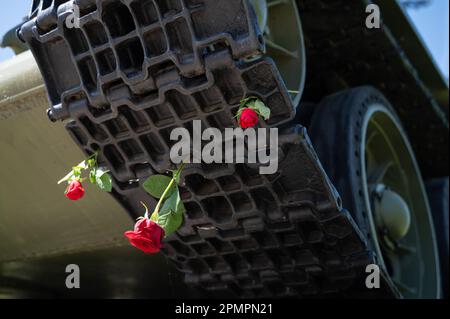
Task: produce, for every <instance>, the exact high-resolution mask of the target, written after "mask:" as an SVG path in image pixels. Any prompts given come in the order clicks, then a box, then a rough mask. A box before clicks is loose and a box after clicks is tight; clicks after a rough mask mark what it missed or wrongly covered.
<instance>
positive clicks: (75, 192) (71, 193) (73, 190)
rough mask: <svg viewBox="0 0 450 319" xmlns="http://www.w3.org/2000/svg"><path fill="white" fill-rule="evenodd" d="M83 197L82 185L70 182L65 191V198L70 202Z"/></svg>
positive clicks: (77, 182)
mask: <svg viewBox="0 0 450 319" xmlns="http://www.w3.org/2000/svg"><path fill="white" fill-rule="evenodd" d="M83 196H84V188H83V185H81V183H80V182H79V181H72V182H71V183H70V185H69V187H68V188H67V190H66V197H67V198H68V199H70V200H79V199H81V198H83Z"/></svg>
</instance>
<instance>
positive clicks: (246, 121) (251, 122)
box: [239, 108, 259, 129]
mask: <svg viewBox="0 0 450 319" xmlns="http://www.w3.org/2000/svg"><path fill="white" fill-rule="evenodd" d="M258 121H259V118H258V113H256V111H255V110H253V109H248V108H247V109H244V110H243V111H242V113H241V118H240V119H239V124H240V126H241V127H242V128H243V129H246V128H249V127H254V126H256V125H257V124H258Z"/></svg>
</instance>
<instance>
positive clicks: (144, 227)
mask: <svg viewBox="0 0 450 319" xmlns="http://www.w3.org/2000/svg"><path fill="white" fill-rule="evenodd" d="M164 235H165V233H164V229H162V228H161V227H160V226H159V225H158V224H157V223H155V222H153V221H151V220H150V219H147V218H144V219H141V220H140V221H138V222H137V223H136V226H134V231H127V232H126V233H125V237H127V238H128V239H129V240H130V244H131V245H133V246H134V247H136V248H138V249H140V250H142V251H143V252H144V253H147V254H154V253H157V252H159V251H160V250H161V247H162V245H161V241H162V240H163V238H164Z"/></svg>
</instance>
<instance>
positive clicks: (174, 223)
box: [157, 213, 184, 236]
mask: <svg viewBox="0 0 450 319" xmlns="http://www.w3.org/2000/svg"><path fill="white" fill-rule="evenodd" d="M183 216H184V215H183V214H177V213H170V214H166V215H159V216H158V222H157V223H158V225H159V226H161V227H162V228H164V232H165V234H166V236H170V235H171V234H173V233H174V232H176V231H177V230H178V229H179V228H180V227H181V225H182V224H183Z"/></svg>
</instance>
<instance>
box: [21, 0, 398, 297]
mask: <svg viewBox="0 0 450 319" xmlns="http://www.w3.org/2000/svg"><path fill="white" fill-rule="evenodd" d="M45 3H47V4H50V3H51V4H52V5H50V6H49V7H48V8H43V7H41V8H38V9H37V11H36V10H35V12H34V15H35V16H34V18H32V19H31V20H30V21H29V22H27V23H25V24H24V26H23V27H22V31H21V34H22V36H23V37H24V39H25V40H26V41H27V42H28V43H29V45H30V47H31V48H32V50H33V53H34V55H35V57H36V59H37V61H38V63H39V65H40V67H41V70H42V73H43V75H44V78H45V80H46V84H47V89H48V92H49V98H50V101H51V103H52V107H51V109H50V114H49V115H50V116H51V118H52V119H53V120H64V119H70V121H69V122H68V123H67V125H66V127H67V130H68V131H69V133H70V134H71V135H72V137H73V139H74V141H75V142H76V143H77V144H78V145H79V146H80V148H81V149H82V150H83V151H84V152H85V153H86V154H92V153H93V152H94V151H96V150H98V149H100V150H101V156H100V158H99V161H100V164H101V165H105V166H107V167H108V168H109V169H110V170H111V173H112V175H113V180H114V189H113V192H112V194H113V196H114V197H115V198H116V199H117V200H118V201H119V202H120V203H121V204H122V205H123V206H124V208H125V209H126V210H127V211H128V212H129V213H130V215H131V216H132V217H133V218H137V217H139V216H140V215H142V207H140V205H139V203H140V202H141V201H142V202H146V203H153V204H154V200H153V199H152V198H151V197H150V196H149V195H148V194H146V193H145V192H144V191H143V190H142V187H141V186H142V183H143V182H144V181H145V179H146V178H148V177H149V176H151V175H153V174H155V173H164V172H166V171H167V170H168V169H171V168H173V165H171V163H170V160H169V149H170V147H171V145H172V143H173V141H170V138H169V136H170V130H171V129H173V128H177V127H184V128H187V129H188V130H189V131H192V126H191V125H190V123H191V122H192V121H193V120H200V121H201V123H202V124H203V127H204V128H207V127H216V128H219V129H224V128H226V127H235V126H236V125H237V123H236V119H235V115H236V111H237V108H238V107H239V101H240V100H241V99H242V98H244V97H247V96H250V95H255V96H257V97H259V98H261V99H262V100H263V101H264V102H265V103H266V104H267V105H268V106H269V107H270V108H271V110H272V112H273V115H272V118H271V120H270V121H268V122H267V123H262V126H264V127H278V128H280V146H279V154H280V163H279V171H278V172H277V173H276V174H274V175H259V174H258V171H257V169H258V167H257V166H255V165H250V164H213V165H203V164H198V165H194V164H191V165H188V167H187V168H186V170H185V172H184V174H183V180H182V183H183V184H182V187H181V194H182V200H183V202H184V204H185V206H186V208H187V213H186V216H185V217H186V218H185V221H184V225H183V227H182V228H181V229H179V231H178V232H177V233H176V234H174V235H172V236H170V237H169V238H168V239H167V240H166V243H165V248H164V249H163V252H164V253H165V254H166V256H168V258H169V259H170V260H172V261H173V263H174V264H175V265H176V267H177V268H178V269H179V270H180V271H181V272H183V273H184V274H185V279H186V282H188V283H190V284H192V285H194V286H196V287H199V288H201V289H204V290H206V291H209V292H214V293H215V294H217V295H221V294H223V293H225V294H226V295H228V294H230V293H233V294H235V295H236V296H239V297H285V296H302V297H313V296H316V297H317V296H332V295H335V294H336V295H339V296H342V295H344V296H347V295H348V296H362V295H365V294H374V292H373V291H368V290H367V289H366V288H365V285H364V283H365V276H366V274H365V268H366V266H367V265H368V264H371V263H374V260H375V259H374V256H373V255H372V254H371V253H370V252H369V251H368V249H367V244H366V242H365V240H364V237H363V236H362V234H361V233H360V231H359V230H358V227H357V226H356V224H355V223H354V221H353V219H352V217H351V216H350V214H349V213H348V212H347V211H346V210H344V209H343V208H342V206H341V203H340V198H339V195H338V194H337V192H336V191H335V189H334V187H333V186H332V185H331V183H330V181H329V179H328V177H327V176H326V174H325V172H324V170H323V169H322V167H321V165H320V162H319V160H318V158H317V156H316V154H315V152H314V150H313V148H312V145H311V142H310V141H309V138H308V136H307V134H306V131H305V129H304V128H303V127H302V126H295V125H293V124H292V123H291V120H292V119H293V117H294V115H295V108H294V107H293V105H292V102H291V100H290V97H289V94H288V92H287V89H286V88H285V86H284V84H283V81H282V80H281V77H280V75H279V73H278V71H277V69H276V67H275V65H274V64H273V62H272V61H271V60H270V59H266V58H258V59H255V60H253V61H249V60H248V58H249V56H251V55H253V54H255V53H258V52H259V51H260V48H261V47H260V45H261V43H260V39H259V37H258V34H259V31H258V30H257V27H256V19H255V17H254V15H253V14H252V12H251V10H249V5H248V2H247V1H244V0H227V1H226V2H225V1H223V2H220V4H219V2H217V0H203V1H201V2H199V1H194V0H185V1H181V0H173V1H168V0H167V1H162V0H161V1H159V0H158V1H154V0H147V1H142V0H140V1H138V0H135V1H131V0H122V1H119V0H111V1H96V2H94V1H77V2H76V3H78V4H80V6H81V8H82V12H83V14H84V15H83V14H82V18H81V20H82V25H83V28H82V33H81V34H80V33H79V34H78V35H73V32H79V30H78V31H74V30H71V31H69V33H67V30H65V28H64V27H63V24H62V23H63V21H65V18H67V15H68V14H69V13H70V12H71V8H72V7H70V6H69V4H68V3H66V2H64V1H57V2H53V1H50V2H49V1H45ZM55 3H58V4H59V6H57V5H55ZM138 3H139V4H142V5H143V4H147V5H148V6H149V7H146V8H147V9H146V10H147V11H145V10H144V11H139V14H143V15H145V14H144V13H149V12H151V10H150V9H149V8H151V7H152V6H153V7H155V8H159V9H158V10H157V12H158V27H161V23H163V24H164V32H165V34H166V33H167V32H168V30H167V26H168V25H169V24H171V23H173V21H175V20H176V19H178V18H179V19H182V21H185V22H186V23H188V25H189V26H190V27H189V30H191V31H192V29H191V28H192V25H191V24H190V23H191V22H188V21H190V20H189V19H190V17H191V16H194V15H195V14H197V13H198V12H202V14H203V15H206V18H205V20H204V21H222V20H221V19H225V20H226V19H230V18H231V19H234V18H235V17H246V26H247V27H248V28H247V29H246V30H247V32H244V34H245V35H246V37H244V38H245V39H246V40H245V41H244V40H242V37H237V38H232V39H230V38H229V37H228V36H226V37H225V45H223V44H224V42H223V41H219V43H220V44H219V45H214V44H215V43H217V42H215V41H216V40H214V41H209V40H208V41H209V42H208V46H206V47H203V45H199V44H198V40H197V38H196V37H192V34H193V33H191V34H189V36H187V35H186V36H184V35H183V34H184V33H183V32H184V31H186V30H187V29H184V28H181V29H180V28H179V29H177V31H176V32H175V33H177V36H176V38H177V40H178V41H179V43H182V44H183V48H185V46H186V47H192V48H195V50H194V51H195V53H193V56H191V57H189V58H186V59H181V60H178V59H174V56H175V53H174V52H172V53H173V54H169V56H170V57H169V58H168V59H167V60H166V61H165V62H163V63H162V62H161V61H162V60H158V62H157V63H156V62H155V64H151V63H150V62H149V61H153V60H151V58H150V60H149V56H145V58H144V61H147V62H145V63H143V66H142V68H141V69H139V67H137V69H139V70H138V71H139V72H138V71H136V72H137V73H136V72H134V71H133V74H131V73H127V70H128V68H123V66H124V65H121V67H120V68H117V67H116V71H114V72H113V73H112V74H113V75H111V76H110V77H108V76H107V78H108V79H109V80H108V81H106V80H105V77H104V76H103V75H102V69H101V67H102V64H101V63H98V62H99V60H97V59H98V56H97V55H96V53H97V51H95V50H94V48H93V46H92V42H93V41H95V40H98V39H94V38H93V37H92V34H91V37H89V32H88V31H87V30H86V26H87V25H88V21H89V23H94V20H95V23H96V27H95V28H100V27H102V28H104V29H105V30H108V31H107V35H108V37H107V40H108V41H107V43H105V44H104V46H103V47H102V49H103V50H105V51H108V50H110V51H112V53H113V56H114V57H117V56H118V55H120V53H119V52H120V48H118V46H120V44H118V43H122V41H123V43H125V44H126V49H125V51H127V52H128V53H127V54H128V55H129V57H130V59H131V60H134V58H136V54H137V53H136V52H137V51H139V52H140V50H143V47H144V46H143V45H142V43H143V42H142V41H143V38H142V36H141V34H142V30H141V28H140V26H139V24H137V23H136V22H138V21H139V20H138V19H139V18H138V15H137V12H135V13H134V14H133V13H132V12H133V10H132V8H133V6H132V5H133V4H138ZM200 3H201V4H200ZM94 4H95V5H94ZM176 4H179V8H181V12H180V13H177V10H176V8H177V7H176ZM112 5H114V6H123V8H124V11H125V12H128V13H129V14H130V15H131V17H132V20H133V21H134V23H136V24H134V27H133V28H131V29H132V30H130V32H129V33H127V34H122V33H124V32H123V31H121V27H122V24H119V25H121V27H118V26H116V24H110V23H108V19H110V18H111V19H119V20H120V21H122V20H121V19H123V13H117V10H106V9H105V12H103V14H101V13H99V12H97V10H100V12H101V11H102V10H103V9H104V7H106V8H109V6H112ZM169 6H175V8H172V9H171V10H168V11H167V15H161V11H162V10H164V9H162V8H168V7H169ZM222 6H224V7H225V9H226V8H229V9H230V10H231V9H236V8H238V9H236V10H237V11H236V14H235V15H234V16H232V17H230V16H227V17H223V16H224V14H223V12H224V10H225V9H224V8H223V7H222ZM125 7H126V8H125ZM148 10H150V11H148ZM121 12H122V11H121ZM55 14H56V16H55ZM178 14H179V15H180V16H179V17H178ZM52 17H53V18H52ZM99 19H100V20H99ZM101 19H103V20H105V19H106V20H105V21H103V20H101ZM164 19H167V21H165V20H164ZM162 20H164V21H165V22H162ZM52 21H53V22H52ZM102 21H103V22H102ZM130 21H131V20H130ZM122 22H123V21H122ZM231 22H233V21H231ZM99 23H100V24H99ZM229 23H230V21H228V22H227V23H224V24H223V26H224V29H223V30H220V32H219V34H220V39H222V40H223V39H224V38H223V34H224V33H225V34H233V30H232V29H234V26H235V24H233V23H231V24H229ZM105 26H106V28H105ZM207 26H208V24H205V25H203V27H205V28H206V29H208V28H207ZM114 28H118V29H120V30H114V31H113V30H111V29H114ZM202 30H203V29H202ZM208 30H209V29H208ZM209 31H211V32H212V31H214V30H209ZM116 32H117V33H116ZM114 34H121V35H120V37H119V39H115V38H114V36H113V35H114ZM137 34H138V35H137ZM197 36H198V34H197ZM83 37H84V38H83ZM86 37H87V38H89V41H87V40H86ZM134 38H136V39H139V40H136V41H138V42H139V45H137V44H136V46H137V47H138V48H139V50H137V51H134V50H133V45H131V46H129V44H130V42H129V41H130V39H131V40H132V41H134V40H133V39H134ZM80 39H81V40H80ZM82 39H84V40H82ZM214 39H216V38H214ZM169 40H170V39H169ZM233 41H234V42H233ZM242 41H243V42H242ZM138 42H136V43H138ZM212 42H214V43H212ZM83 43H84V44H86V47H85V52H83V51H82V50H81V51H80V50H79V49H80V48H83V46H84V44H83ZM233 43H234V44H235V47H233ZM110 51H108V52H110ZM143 52H144V51H143ZM199 52H202V55H201V58H198V59H197V58H196V57H197V54H200V53H199ZM89 59H90V60H89ZM164 59H165V58H164ZM82 61H92V63H87V64H86V65H84V64H83V63H82ZM155 61H156V60H155ZM120 62H121V61H120V58H119V61H118V65H120ZM184 62H185V63H184ZM80 63H81V64H80ZM148 63H150V64H148ZM106 64H108V63H106ZM116 66H117V65H116ZM134 66H136V65H134ZM197 71H198V72H197ZM119 75H120V76H119ZM130 75H132V76H130ZM94 79H95V80H94ZM78 80H79V81H78ZM92 81H93V82H95V85H90V84H92V83H90V82H92ZM100 84H101V85H100ZM90 88H94V90H90ZM386 289H388V287H386V286H383V289H381V290H378V291H377V292H375V294H377V293H378V294H380V295H382V296H388V295H389V294H387V293H386Z"/></svg>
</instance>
